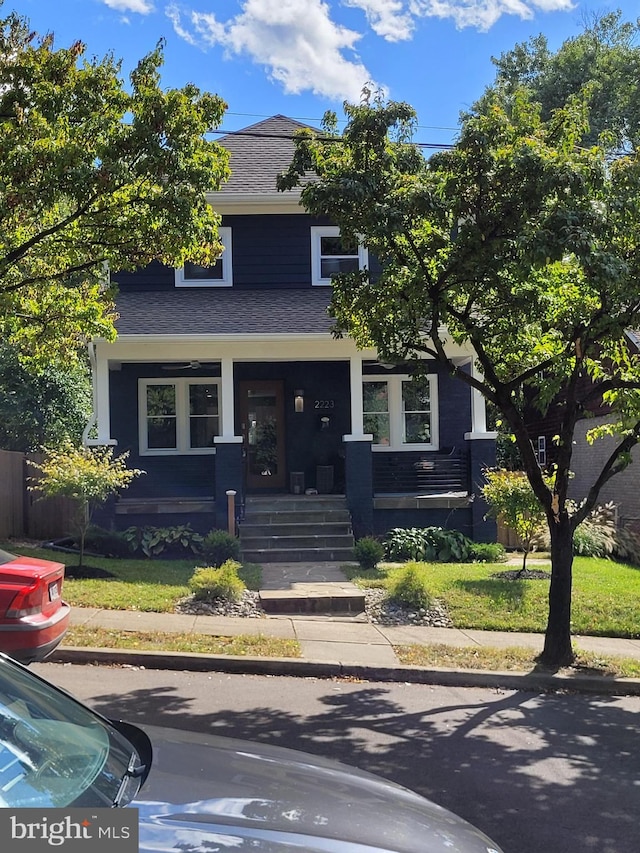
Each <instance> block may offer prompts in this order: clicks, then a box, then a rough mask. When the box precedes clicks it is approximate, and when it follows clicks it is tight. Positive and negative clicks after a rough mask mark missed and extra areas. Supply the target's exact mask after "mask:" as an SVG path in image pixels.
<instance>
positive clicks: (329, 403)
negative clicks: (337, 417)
mask: <svg viewBox="0 0 640 853" xmlns="http://www.w3.org/2000/svg"><path fill="white" fill-rule="evenodd" d="M335 407H336V401H335V400H314V401H313V408H314V409H335Z"/></svg>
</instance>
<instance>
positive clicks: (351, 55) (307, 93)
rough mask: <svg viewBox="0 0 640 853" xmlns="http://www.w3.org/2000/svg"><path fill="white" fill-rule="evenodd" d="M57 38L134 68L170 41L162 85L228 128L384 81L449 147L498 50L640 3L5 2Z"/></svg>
mask: <svg viewBox="0 0 640 853" xmlns="http://www.w3.org/2000/svg"><path fill="white" fill-rule="evenodd" d="M2 8H3V13H5V14H6V13H7V12H8V11H10V10H15V11H16V12H18V13H20V14H22V15H24V16H26V17H27V18H29V20H30V21H31V25H32V27H33V28H34V29H35V30H37V31H38V32H53V33H54V35H55V40H56V44H57V45H58V46H60V47H62V46H66V45H68V44H70V43H72V42H73V41H75V40H77V39H81V40H82V41H83V42H85V44H86V45H87V53H88V54H89V55H90V56H94V55H97V56H102V55H104V54H105V53H106V52H108V51H110V50H111V51H113V52H114V54H115V55H116V56H117V57H119V58H121V59H122V60H123V71H124V72H125V73H127V72H128V71H129V70H130V69H131V68H132V67H133V66H134V65H135V63H136V61H137V59H139V58H140V57H141V56H143V55H144V54H145V53H147V52H148V51H149V50H151V49H152V48H153V47H154V46H155V44H156V42H157V41H158V39H159V38H161V37H162V38H164V39H165V40H166V52H165V56H166V62H165V66H164V69H163V72H162V83H163V85H164V86H166V87H170V86H171V87H173V86H182V85H184V84H185V83H187V82H192V83H195V84H196V85H197V86H199V87H200V88H201V89H204V90H209V91H213V92H217V93H218V94H219V95H221V96H222V97H223V98H224V99H225V101H226V102H227V104H228V112H227V114H226V116H225V119H224V123H223V129H225V130H235V129H237V128H240V127H244V126H246V125H249V124H252V123H254V122H256V121H259V120H260V119H261V118H263V117H266V116H269V115H274V114H276V113H284V114H285V115H288V116H291V117H292V118H299V119H304V120H311V121H313V120H319V119H320V118H321V117H322V114H323V113H324V111H325V110H326V109H334V110H337V111H338V114H339V115H340V110H341V105H342V102H343V101H344V100H345V99H347V100H354V99H356V100H357V98H358V96H359V93H360V91H361V89H362V86H363V84H365V83H367V82H373V83H374V84H376V85H377V86H380V87H383V88H384V90H385V91H386V92H387V93H388V95H389V97H391V98H394V99H396V100H403V101H408V102H409V103H410V104H412V105H413V106H414V107H415V109H416V110H417V113H418V121H419V131H418V133H417V134H416V141H419V142H431V143H436V144H439V143H448V142H451V141H452V139H453V138H454V137H455V128H456V125H457V121H458V116H459V113H460V111H461V110H463V109H465V108H467V107H468V106H470V105H471V104H472V103H473V101H474V100H475V99H476V98H477V97H478V96H479V95H480V94H481V93H482V91H483V89H484V87H485V86H486V85H487V84H488V83H489V82H490V81H491V80H492V79H493V74H494V67H493V65H492V63H491V56H499V55H500V54H501V53H502V52H504V51H506V50H509V49H510V48H511V47H513V45H514V44H516V43H517V42H521V41H525V40H527V39H528V38H530V37H531V36H535V35H537V34H538V33H544V34H545V35H546V36H547V38H548V39H549V43H550V45H551V46H552V47H556V46H558V45H559V44H560V43H561V42H562V41H563V40H564V39H566V38H568V37H570V36H572V35H575V34H576V33H578V32H579V31H580V29H581V28H582V24H583V22H584V20H585V19H588V18H589V16H592V15H593V14H594V13H596V14H602V13H603V12H607V11H610V10H613V9H617V8H620V9H621V10H622V12H623V16H624V18H625V19H627V20H633V19H635V17H636V16H637V15H638V12H639V11H640V5H639V3H638V0H621V1H620V2H615V3H613V4H608V3H606V2H605V3H597V4H594V3H590V2H583V0H573V2H572V0H184V2H183V0H13V2H12V0H5V2H4V5H3V7H2Z"/></svg>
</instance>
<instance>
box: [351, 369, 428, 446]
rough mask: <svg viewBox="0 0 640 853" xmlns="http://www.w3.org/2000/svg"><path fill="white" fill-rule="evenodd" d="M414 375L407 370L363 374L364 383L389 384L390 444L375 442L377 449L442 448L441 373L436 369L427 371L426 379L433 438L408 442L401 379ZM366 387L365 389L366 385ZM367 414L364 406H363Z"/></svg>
mask: <svg viewBox="0 0 640 853" xmlns="http://www.w3.org/2000/svg"><path fill="white" fill-rule="evenodd" d="M412 379H413V377H412V376H411V375H410V374H408V373H393V374H391V375H390V374H388V373H387V374H381V373H376V374H372V373H367V374H365V375H363V377H362V384H363V385H364V383H365V382H385V383H386V384H387V399H388V401H389V444H376V443H375V442H373V443H372V445H371V449H372V450H373V451H374V452H376V453H386V452H388V451H393V452H396V451H402V452H405V451H411V450H439V448H440V437H439V433H438V375H437V374H436V373H428V374H426V376H425V379H426V380H427V381H428V383H429V404H430V418H431V423H430V427H431V441H430V442H420V443H418V442H415V443H411V444H408V443H407V442H405V441H404V440H403V439H404V433H405V421H404V409H403V407H402V383H403V382H410V381H412ZM363 390H364V389H363ZM363 415H364V407H363Z"/></svg>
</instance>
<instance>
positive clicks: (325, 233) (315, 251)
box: [311, 225, 369, 287]
mask: <svg viewBox="0 0 640 853" xmlns="http://www.w3.org/2000/svg"><path fill="white" fill-rule="evenodd" d="M339 236H340V229H339V228H338V226H337V225H312V226H311V284H312V285H313V286H314V287H322V286H324V287H326V286H331V278H330V277H329V278H323V277H322V272H321V270H322V257H323V255H322V253H321V247H322V238H323V237H339ZM353 257H355V253H354V255H353ZM368 263H369V252H368V250H367V248H366V247H365V246H363V245H362V243H361V242H360V241H358V269H360V270H362V269H364V268H365V267H366V266H367V264H368Z"/></svg>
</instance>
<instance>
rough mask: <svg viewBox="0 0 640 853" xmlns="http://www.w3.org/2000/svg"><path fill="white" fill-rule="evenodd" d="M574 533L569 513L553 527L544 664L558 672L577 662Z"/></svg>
mask: <svg viewBox="0 0 640 853" xmlns="http://www.w3.org/2000/svg"><path fill="white" fill-rule="evenodd" d="M572 567H573V530H572V528H571V523H570V521H569V519H568V518H567V516H566V514H562V515H561V516H560V518H559V519H558V521H557V522H554V523H553V525H552V527H551V585H550V587H549V618H548V621H547V630H546V633H545V638H544V649H543V651H542V654H541V655H540V657H539V658H538V660H539V661H540V663H542V664H544V665H545V666H549V667H553V668H555V669H557V668H559V667H562V666H569V665H570V664H571V663H573V661H574V654H573V649H572V647H571V586H572Z"/></svg>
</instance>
